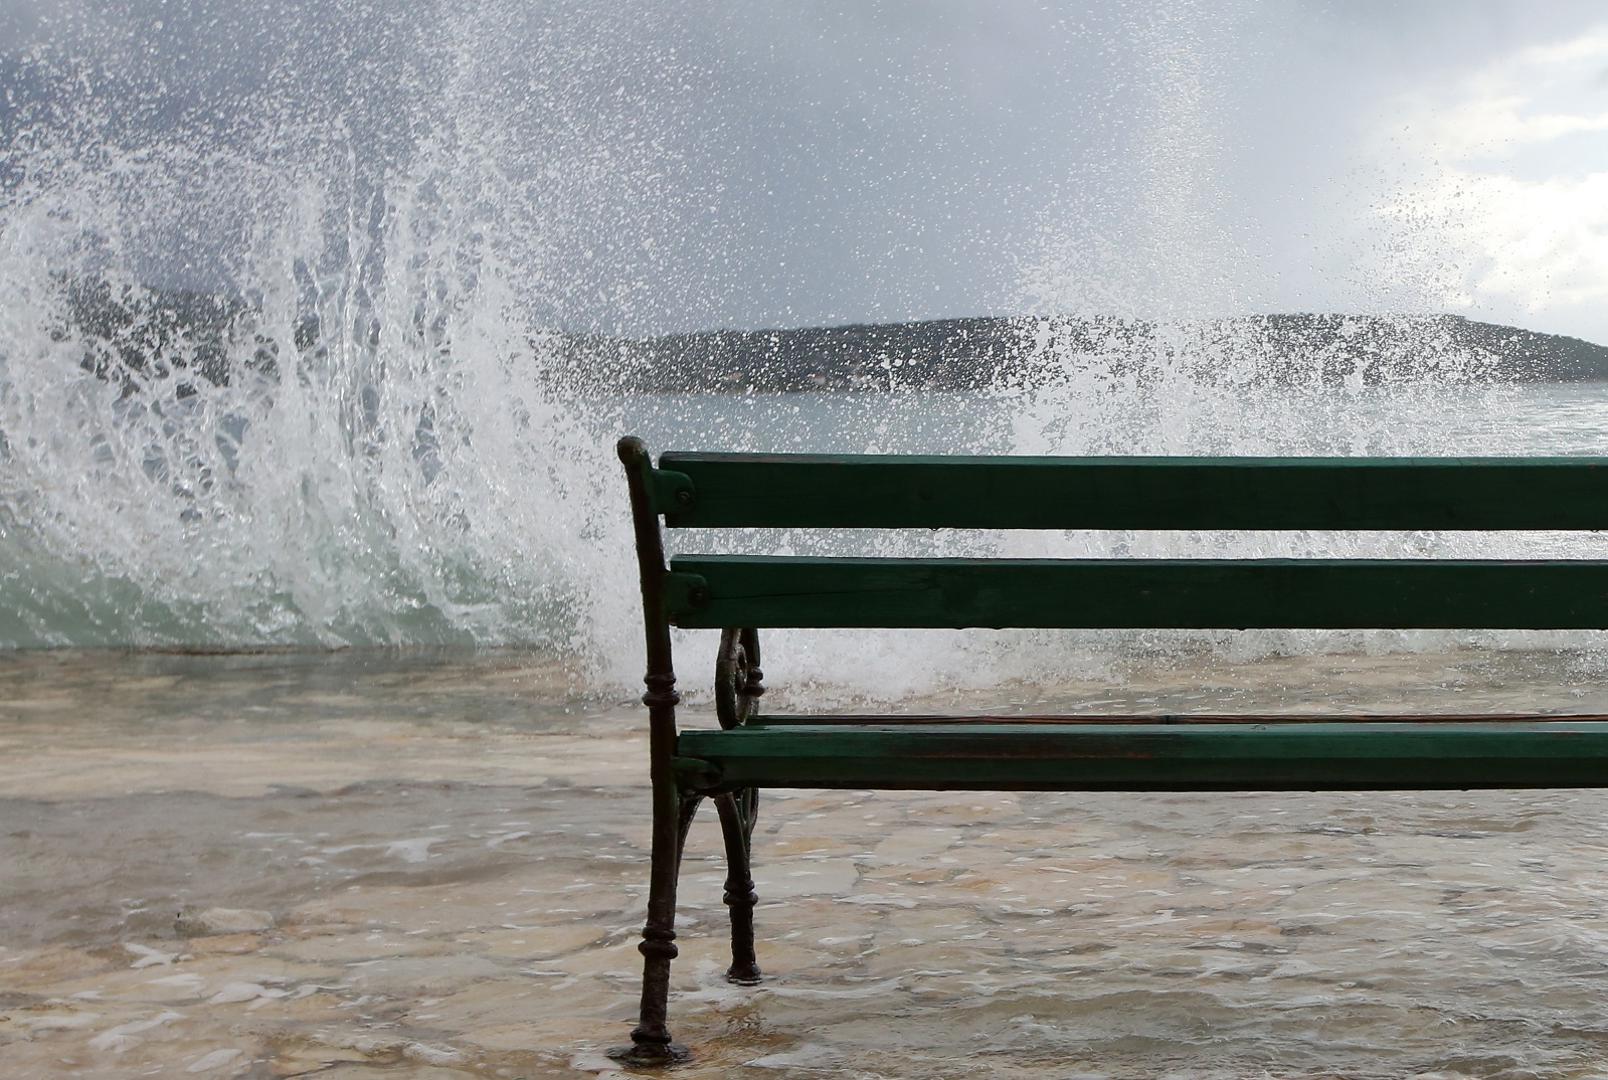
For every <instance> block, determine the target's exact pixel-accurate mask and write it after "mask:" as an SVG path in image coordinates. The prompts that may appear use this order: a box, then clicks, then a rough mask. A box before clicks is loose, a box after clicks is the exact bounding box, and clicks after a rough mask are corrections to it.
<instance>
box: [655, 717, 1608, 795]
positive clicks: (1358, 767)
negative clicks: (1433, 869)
mask: <svg viewBox="0 0 1608 1080" xmlns="http://www.w3.org/2000/svg"><path fill="white" fill-rule="evenodd" d="M677 754H678V762H679V763H680V764H681V766H682V767H683V770H686V768H687V766H689V765H691V766H692V767H693V769H694V770H696V769H697V768H699V767H702V768H704V769H705V770H706V773H705V774H706V775H713V776H718V781H716V783H717V784H718V786H719V787H720V788H722V789H724V788H734V787H747V786H757V787H761V788H782V787H785V788H799V787H808V788H817V787H818V788H854V789H859V788H875V789H921V790H981V791H1006V790H1055V791H1327V790H1388V789H1404V790H1418V789H1422V790H1445V789H1469V788H1568V787H1604V786H1608V723H1604V722H1602V721H1578V720H1541V721H1529V722H1522V721H1501V722H1493V721H1487V722H1464V723H1442V724H1419V723H1414V722H1402V723H1389V722H1372V723H1304V724H1285V723H1278V724H1265V725H1254V724H1253V725H1246V724H1151V725H1145V724H1113V725H1065V726H1056V725H1041V724H1016V725H1012V724H993V723H990V724H974V725H968V724H964V723H961V724H908V725H907V724H876V723H855V724H850V725H838V724H819V725H808V724H789V725H786V726H771V727H766V726H760V727H754V728H738V729H734V730H731V731H684V732H682V733H681V735H680V739H679V742H678V749H677ZM698 763H704V764H703V765H702V766H699V765H698ZM710 767H712V772H710V771H709V770H710Z"/></svg>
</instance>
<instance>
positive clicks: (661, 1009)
mask: <svg viewBox="0 0 1608 1080" xmlns="http://www.w3.org/2000/svg"><path fill="white" fill-rule="evenodd" d="M702 798H703V797H702V796H700V795H680V794H678V793H676V792H675V790H674V788H672V789H671V791H670V796H669V798H668V799H661V798H660V797H659V793H658V792H655V798H654V806H653V810H654V814H653V869H652V871H651V872H650V876H649V878H648V920H647V925H645V926H644V927H643V928H642V942H641V944H639V945H638V946H637V950H638V951H639V952H641V953H642V1008H641V1013H640V1015H639V1022H638V1023H637V1026H636V1027H635V1028H633V1029H632V1030H631V1045H630V1046H621V1047H616V1048H615V1049H613V1050H610V1051H609V1057H611V1058H613V1059H614V1060H616V1061H621V1062H624V1063H626V1064H628V1065H669V1064H673V1063H675V1062H679V1061H685V1060H687V1057H688V1053H687V1049H686V1047H684V1046H681V1045H679V1044H677V1043H675V1042H673V1041H671V1038H670V1028H669V1026H668V1019H669V1010H670V961H672V960H674V959H675V958H676V956H677V953H678V950H677V948H676V931H675V921H676V881H677V879H678V878H679V877H680V874H681V853H682V852H683V851H684V850H686V847H687V832H688V830H689V829H691V828H692V819H693V817H694V816H695V815H696V814H697V812H698V804H699V802H701V801H702ZM722 816H724V815H722Z"/></svg>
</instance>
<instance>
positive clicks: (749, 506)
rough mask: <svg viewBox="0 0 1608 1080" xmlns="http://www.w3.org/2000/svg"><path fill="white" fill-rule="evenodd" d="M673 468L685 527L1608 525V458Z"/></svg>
mask: <svg viewBox="0 0 1608 1080" xmlns="http://www.w3.org/2000/svg"><path fill="white" fill-rule="evenodd" d="M659 466H660V469H662V470H669V471H673V472H674V473H675V474H676V477H675V478H674V479H673V480H669V481H667V482H666V484H665V485H664V496H663V498H662V499H661V500H660V501H659V505H658V509H660V510H661V511H662V512H663V513H664V514H665V521H666V524H668V525H670V526H672V527H693V526H696V527H714V528H724V527H732V526H762V527H816V528H849V527H864V528H995V529H1453V530H1455V529H1475V530H1486V529H1601V528H1608V458H1602V457H1568V458H1517V457H1515V458H1187V457H1178V458H1173V457H1086V458H1075V457H1058V458H1057V457H1036V458H1035V457H993V458H986V457H903V456H891V455H836V456H833V455H810V454H690V453H667V454H665V455H663V456H662V457H661V458H660V459H659ZM683 478H685V480H683ZM683 483H685V484H688V485H690V487H686V488H684V487H683V486H682V485H683ZM656 490H657V489H656ZM682 491H686V492H687V494H679V493H680V492H682Z"/></svg>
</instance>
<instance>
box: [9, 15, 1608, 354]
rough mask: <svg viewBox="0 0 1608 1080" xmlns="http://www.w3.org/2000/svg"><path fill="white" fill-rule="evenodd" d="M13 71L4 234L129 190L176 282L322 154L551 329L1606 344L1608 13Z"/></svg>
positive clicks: (1236, 22)
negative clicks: (1160, 323)
mask: <svg viewBox="0 0 1608 1080" xmlns="http://www.w3.org/2000/svg"><path fill="white" fill-rule="evenodd" d="M0 86H3V90H4V92H3V93H0V123H3V124H4V125H5V128H4V132H3V134H4V137H5V138H4V150H5V157H4V158H3V159H0V177H4V178H5V183H6V189H5V190H6V194H5V196H4V197H5V198H6V199H7V200H11V203H8V204H7V206H6V207H5V212H6V214H7V217H4V218H0V228H4V227H7V223H8V222H9V223H10V227H13V228H14V227H16V226H15V222H16V220H17V219H16V217H15V214H14V210H15V206H14V205H12V204H13V203H14V202H15V201H16V200H18V199H20V198H22V195H21V194H19V193H22V192H27V193H29V195H28V197H30V198H33V197H37V196H38V194H39V192H40V191H43V190H46V189H48V188H49V187H50V185H51V184H57V185H62V184H69V183H78V184H84V183H90V182H91V181H90V180H86V179H85V178H86V177H87V176H98V177H99V178H98V179H95V180H94V183H108V184H109V183H112V181H108V180H107V179H106V175H108V174H109V171H110V170H114V169H116V168H122V169H123V170H124V174H126V175H130V176H135V175H137V176H138V178H139V180H140V182H139V183H133V182H128V183H122V182H121V181H119V183H122V186H121V187H116V185H115V184H114V185H113V186H114V187H116V190H117V191H118V192H120V194H118V195H116V196H114V197H111V198H110V199H107V198H101V199H100V200H99V201H100V203H101V204H103V211H104V212H105V213H108V214H115V215H119V216H120V219H121V220H122V221H123V223H124V225H125V226H126V231H127V233H128V236H129V237H130V240H129V242H128V247H129V254H128V256H127V257H129V258H137V259H140V260H142V263H143V265H145V266H147V267H149V268H151V269H150V273H152V274H155V275H158V276H164V277H167V278H170V279H173V280H184V281H187V282H189V283H191V284H220V283H221V284H224V285H240V284H241V283H242V282H243V281H245V280H246V279H249V278H250V274H251V269H250V267H251V263H252V258H253V252H254V251H257V250H258V249H259V248H260V245H261V244H262V243H263V242H264V241H263V239H262V233H263V230H262V229H260V228H255V227H254V224H253V223H254V222H258V223H260V222H261V221H263V220H266V219H270V218H274V217H276V216H283V215H284V214H285V213H286V212H287V211H286V207H287V206H288V205H290V204H291V203H294V202H295V201H296V200H295V199H293V198H291V197H290V196H289V195H287V193H286V192H287V190H288V189H289V188H291V187H294V186H295V185H298V184H300V185H306V184H313V185H319V184H324V185H327V184H329V183H330V180H329V175H330V173H331V169H332V166H331V163H332V162H335V163H344V164H340V169H338V170H336V171H340V170H345V174H346V179H345V180H344V181H343V184H344V185H345V186H344V187H342V189H341V190H342V191H344V192H345V193H346V195H347V196H348V197H351V198H353V199H354V200H355V201H356V202H358V203H361V198H360V196H361V195H362V194H363V193H372V192H374V191H378V192H380V193H382V196H383V198H384V199H385V200H387V202H388V205H390V206H391V207H392V208H393V210H395V208H396V207H398V206H411V207H413V210H412V212H413V213H415V214H419V215H428V214H430V213H432V212H438V216H439V218H440V221H441V222H442V223H444V224H443V225H442V227H443V228H447V229H459V228H462V229H466V230H471V231H472V230H475V229H488V230H493V231H498V232H500V233H502V234H504V235H506V237H507V238H508V240H507V248H506V250H507V254H508V258H509V259H510V260H511V261H510V264H509V266H510V267H511V268H512V269H509V270H508V271H507V272H509V273H511V274H513V275H514V276H515V277H517V278H518V279H519V280H520V281H522V282H539V283H540V286H539V287H535V286H531V287H530V290H529V291H530V296H531V298H532V299H531V302H532V304H533V305H535V306H537V307H540V308H542V309H543V310H542V311H541V317H542V318H544V319H548V320H551V321H554V322H557V323H560V324H562V325H565V326H569V327H574V328H597V329H605V330H623V331H629V332H657V331H668V330H684V329H695V328H703V327H712V326H742V327H759V326H778V325H803V324H816V323H833V322H847V321H862V320H893V319H907V318H927V317H937V316H949V315H969V314H981V313H1018V312H1024V311H1035V310H1037V311H1067V312H1082V313H1091V312H1107V313H1114V314H1122V315H1146V316H1167V315H1183V316H1194V315H1215V314H1236V313H1244V312H1250V311H1295V310H1360V311H1386V310H1445V311H1453V312H1458V313H1462V314H1467V315H1469V316H1471V317H1475V318H1486V319H1491V320H1495V321H1501V322H1509V323H1516V324H1519V325H1524V326H1528V327H1531V328H1534V329H1539V330H1545V331H1553V332H1563V333H1571V334H1577V335H1580V336H1585V337H1588V338H1592V339H1594V340H1597V341H1602V342H1608V7H1605V6H1604V5H1603V4H1601V3H1600V2H1568V0H1550V2H1547V3H1535V2H1528V3H1517V2H1513V3H1510V2H1505V0H1483V2H1482V0H1466V2H1455V0H1444V2H1420V3H1412V4H1403V3H1396V2H1393V0H1373V2H1371V0H1349V2H1338V0H1337V2H1334V3H1329V4H1320V3H1307V2H1299V0H1266V2H1262V3H1257V2H1253V0H1231V2H1226V3H1205V2H1202V3H1188V2H1179V0H1172V2H1164V3H1124V4H1118V3H1094V4H1072V3H1066V4H1060V3H1037V2H1030V0H1020V2H1018V0H976V2H969V0H965V2H963V0H931V2H925V3H918V2H897V3H896V2H886V3H871V2H863V3H844V2H840V3H811V2H809V0H793V2H789V3H780V2H778V3H769V2H766V0H687V2H678V0H593V2H577V0H570V2H565V3H545V2H542V0H485V2H481V3H470V4H462V3H452V4H446V3H442V4H434V3H429V2H426V0H394V2H392V3H386V4H365V3H361V2H358V0H351V2H346V0H341V2H335V3H331V2H324V0H318V2H314V0H305V2H303V3H290V2H286V0H279V2H273V3H263V2H253V0H227V2H224V0H183V2H178V0H175V2H165V3H164V2H159V0H113V2H111V3H105V2H101V0H59V2H24V0H0ZM107 147H112V148H115V152H112V153H104V152H102V151H104V150H105V148H107ZM142 147H143V148H144V151H143V156H138V155H139V154H140V153H141V148H142ZM129 154H135V155H136V156H135V157H129V156H128V155H129ZM66 159H70V163H71V167H70V168H67V167H64V166H63V161H64V160H66ZM117 162H121V163H122V164H121V165H118V164H116V163H117ZM97 170H99V173H97ZM248 175H249V177H250V179H249V180H242V179H241V177H243V176H248ZM96 190H97V191H99V190H102V189H99V188H97V189H96ZM105 190H111V188H107V189H105ZM153 192H154V193H155V194H153ZM353 193H358V194H356V195H354V194H353ZM326 194H327V193H326ZM108 201H109V202H110V203H112V204H115V206H113V207H112V209H110V210H106V209H105V208H104V204H106V203H107V202H108ZM432 207H434V208H436V210H434V211H433V210H432V209H431V208H432ZM443 208H444V209H443ZM324 210H325V212H326V217H327V211H328V208H327V207H325V208H324ZM358 216H361V214H359V215H358ZM101 220H102V223H103V225H104V223H105V221H106V220H109V219H107V218H102V219H101ZM376 220H378V219H376ZM253 245H258V248H254V247H253ZM141 249H142V250H141Z"/></svg>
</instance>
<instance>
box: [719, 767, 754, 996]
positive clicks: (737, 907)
mask: <svg viewBox="0 0 1608 1080" xmlns="http://www.w3.org/2000/svg"><path fill="white" fill-rule="evenodd" d="M715 808H716V809H717V810H719V811H720V831H721V832H722V833H723V834H724V835H725V838H726V893H725V896H724V897H723V899H724V900H725V902H726V906H727V907H728V908H730V909H731V968H730V969H729V970H728V971H727V972H726V978H727V979H728V980H730V981H731V982H734V983H737V984H738V985H740V986H753V985H754V984H755V983H757V982H759V979H760V971H759V962H758V960H757V958H756V957H755V956H754V905H755V904H756V903H758V902H759V897H758V896H757V895H756V894H755V893H754V877H753V871H752V868H751V867H752V864H751V862H750V853H751V851H752V849H753V838H754V819H755V817H756V815H757V814H758V811H759V792H758V791H757V790H756V789H754V788H743V789H742V790H741V791H734V792H731V793H729V794H726V795H722V796H720V797H719V798H717V799H716V800H715Z"/></svg>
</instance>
